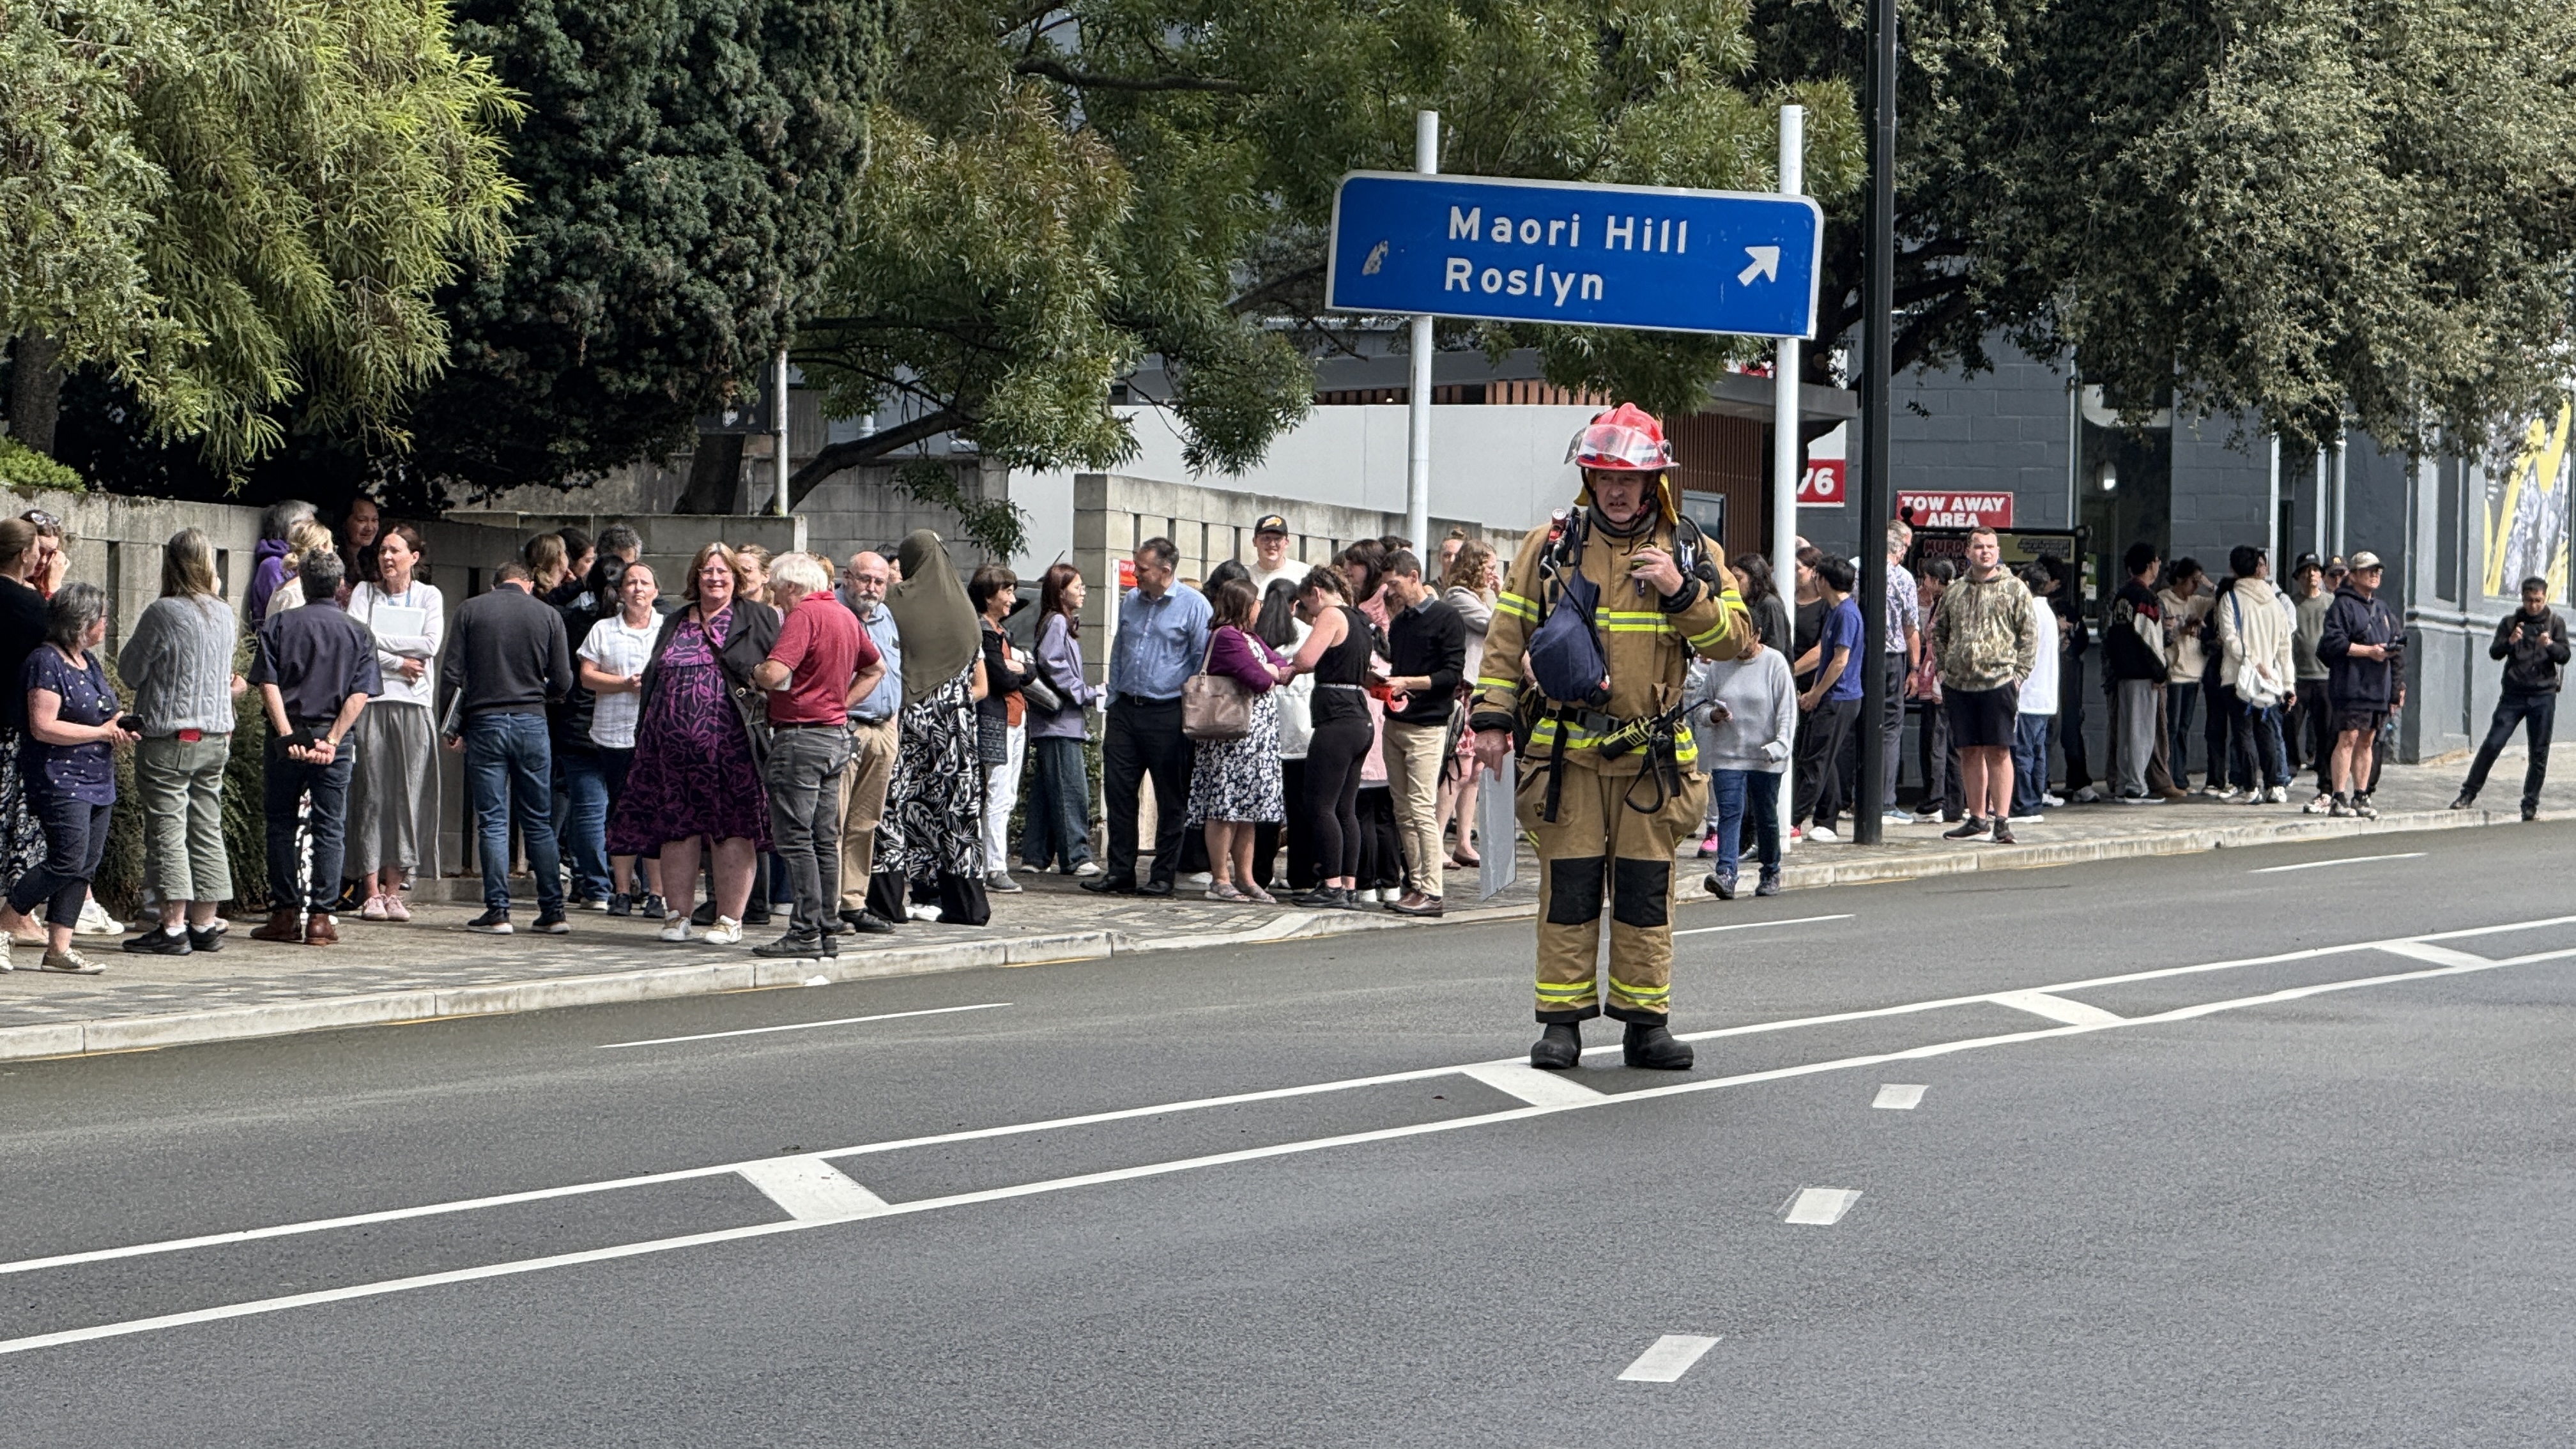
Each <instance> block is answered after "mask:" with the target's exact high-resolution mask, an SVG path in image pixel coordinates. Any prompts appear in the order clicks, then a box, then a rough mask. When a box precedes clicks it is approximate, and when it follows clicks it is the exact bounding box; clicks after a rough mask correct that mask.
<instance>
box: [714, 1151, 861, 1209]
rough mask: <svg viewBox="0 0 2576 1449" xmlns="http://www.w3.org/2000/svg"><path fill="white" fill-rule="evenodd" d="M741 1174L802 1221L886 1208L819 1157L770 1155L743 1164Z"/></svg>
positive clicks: (771, 1199)
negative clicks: (762, 1159) (763, 1158)
mask: <svg viewBox="0 0 2576 1449" xmlns="http://www.w3.org/2000/svg"><path fill="white" fill-rule="evenodd" d="M742 1175H743V1176H744V1177H745V1178H746V1179H748V1180H749V1181H750V1183H751V1185H752V1186H753V1187H756V1188H759V1189H760V1190H761V1191H762V1192H765V1193H767V1194H769V1200H770V1201H771V1202H774V1203H776V1204H778V1205H779V1206H780V1207H782V1208H785V1209H786V1210H787V1215H788V1216H789V1217H792V1218H794V1219H796V1220H797V1221H798V1222H802V1223H838V1222H847V1221H848V1220H849V1219H851V1218H872V1217H875V1216H876V1215H877V1214H879V1213H882V1212H884V1211H885V1210H886V1200H885V1199H884V1198H881V1197H879V1196H877V1195H876V1194H875V1193H872V1192H870V1191H868V1190H867V1189H866V1188H864V1187H861V1186H860V1185H859V1184H857V1183H855V1182H852V1181H851V1180H850V1178H849V1175H848V1174H846V1173H844V1172H842V1171H841V1170H840V1169H839V1168H837V1167H834V1166H833V1165H832V1164H830V1163H828V1162H825V1161H824V1160H823V1159H821V1158H819V1157H772V1158H769V1159H767V1160H766V1161H762V1162H754V1163H750V1164H748V1165H746V1166H744V1167H743V1168H742Z"/></svg>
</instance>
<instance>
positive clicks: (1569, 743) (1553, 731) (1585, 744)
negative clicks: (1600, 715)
mask: <svg viewBox="0 0 2576 1449" xmlns="http://www.w3.org/2000/svg"><path fill="white" fill-rule="evenodd" d="M1564 728H1565V747H1566V748H1567V749H1569V750H1581V749H1589V748H1590V747H1591V746H1592V744H1593V742H1594V741H1596V740H1598V739H1600V738H1601V737H1600V736H1599V735H1596V734H1594V733H1592V732H1591V731H1590V730H1587V729H1585V728H1584V727H1583V726H1581V725H1567V726H1565V727H1564ZM1556 735H1557V722H1556V721H1555V720H1553V719H1543V720H1540V721H1539V722H1538V723H1537V724H1536V725H1534V726H1532V727H1531V729H1530V746H1531V748H1533V749H1537V748H1542V747H1549V746H1553V745H1555V743H1556Z"/></svg>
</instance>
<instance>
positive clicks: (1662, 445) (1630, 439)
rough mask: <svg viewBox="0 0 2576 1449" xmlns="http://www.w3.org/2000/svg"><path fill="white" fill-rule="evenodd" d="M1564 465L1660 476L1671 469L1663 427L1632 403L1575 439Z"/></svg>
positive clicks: (1587, 427)
mask: <svg viewBox="0 0 2576 1449" xmlns="http://www.w3.org/2000/svg"><path fill="white" fill-rule="evenodd" d="M1565 461H1567V462H1569V463H1572V464H1573V465H1575V466H1576V467H1578V468H1600V469H1605V470H1607V471H1610V472H1614V473H1660V472H1662V471H1663V470H1665V469H1666V468H1669V467H1671V466H1672V465H1673V449H1672V445H1671V444H1669V443H1667V442H1665V441H1664V425H1663V424H1661V423H1659V422H1656V421H1655V419H1654V417H1653V416H1652V415H1651V414H1649V413H1648V412H1646V410H1645V409H1643V408H1641V407H1638V406H1637V405H1636V404H1635V403H1621V404H1619V405H1618V406H1617V407H1615V408H1612V409H1611V410H1610V411H1608V412H1606V413H1602V414H1600V415H1599V416H1597V417H1595V418H1594V419H1593V420H1592V421H1591V422H1590V423H1588V424H1586V425H1585V426H1584V429H1583V431H1582V432H1580V433H1577V434H1575V435H1574V441H1573V443H1572V444H1570V445H1569V446H1568V447H1567V448H1566V450H1565Z"/></svg>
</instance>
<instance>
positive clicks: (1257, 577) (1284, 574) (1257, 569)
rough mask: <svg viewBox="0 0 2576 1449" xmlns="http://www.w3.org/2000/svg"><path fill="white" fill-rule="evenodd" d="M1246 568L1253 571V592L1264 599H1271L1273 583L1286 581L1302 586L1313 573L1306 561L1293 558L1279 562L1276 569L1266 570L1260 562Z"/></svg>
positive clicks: (1247, 565) (1250, 564)
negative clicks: (1308, 575) (1279, 580)
mask: <svg viewBox="0 0 2576 1449" xmlns="http://www.w3.org/2000/svg"><path fill="white" fill-rule="evenodd" d="M1244 567H1246V568H1248V569H1250V570H1252V592H1254V593H1255V594H1258V595H1260V596H1261V597H1263V598H1268V597H1269V595H1270V585H1271V584H1272V582H1273V581H1275V580H1278V579H1286V580H1287V581H1288V582H1290V583H1292V584H1302V583H1304V582H1306V575H1307V574H1309V573H1312V572H1313V570H1312V569H1309V568H1307V567H1306V564H1305V561H1304V560H1302V559H1293V558H1283V559H1281V560H1279V567H1277V568H1275V569H1264V568H1263V567H1262V566H1261V565H1260V563H1259V562H1258V561H1255V562H1253V563H1249V564H1246V565H1244Z"/></svg>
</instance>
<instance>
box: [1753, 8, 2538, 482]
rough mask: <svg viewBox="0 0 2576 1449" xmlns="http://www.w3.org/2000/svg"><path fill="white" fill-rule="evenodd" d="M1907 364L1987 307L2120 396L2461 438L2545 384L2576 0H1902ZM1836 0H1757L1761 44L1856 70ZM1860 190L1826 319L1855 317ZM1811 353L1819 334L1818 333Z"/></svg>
mask: <svg viewBox="0 0 2576 1449" xmlns="http://www.w3.org/2000/svg"><path fill="white" fill-rule="evenodd" d="M1900 11H1901V20H1900V27H1899V28H1900V34H1901V36H1902V39H1903V41H1904V50H1903V61H1902V63H1901V66H1900V75H1899V81H1900V98H1899V108H1900V112H1901V115H1900V137H1899V143H1898V148H1897V161H1898V168H1897V231H1898V240H1899V253H1900V254H1899V257H1898V267H1897V306H1898V318H1897V320H1896V323H1895V325H1894V327H1893V329H1892V333H1893V336H1894V339H1895V346H1894V349H1893V356H1894V360H1895V362H1896V364H1897V365H1898V366H1900V367H1902V366H1908V365H1958V366H1963V367H1966V368H1968V369H1970V370H1974V369H1976V368H1978V367H1981V366H1983V365H1984V364H1985V362H1986V357H1985V352H1984V348H1985V344H1986V340H1987V339H1988V338H1989V337H1991V336H1993V335H1996V334H1998V333H2000V334H2002V335H2005V336H2008V337H2010V338H2011V339H2013V340H2014V341H2015V342H2017V343H2018V344H2020V345H2021V346H2023V347H2025V348H2027V349H2029V350H2031V351H2033V352H2035V353H2038V354H2040V355H2043V356H2064V355H2072V356H2073V357H2074V358H2075V360H2076V361H2077V363H2078V365H2079V366H2080V368H2081V370H2082V371H2083V373H2084V375H2085V376H2086V378H2087V379H2088V380H2090V381H2094V382H2098V383H2101V384H2103V385H2104V386H2105V387H2106V389H2107V390H2108V391H2109V393H2110V394H2111V395H2112V396H2114V397H2119V398H2125V399H2129V400H2131V402H2132V403H2133V404H2135V405H2136V406H2137V407H2138V408H2139V409H2141V410H2143V409H2145V408H2148V407H2152V406H2156V405H2160V404H2161V403H2162V401H2163V400H2164V399H2165V398H2167V397H2170V398H2172V399H2173V400H2174V401H2176V402H2177V403H2178V404H2180V405H2182V406H2184V407H2187V408H2192V409H2195V410H2200V411H2205V412H2218V413H2228V412H2239V413H2241V412H2247V411H2250V410H2253V409H2258V408H2259V409H2261V410H2263V411H2264V413H2265V414H2266V416H2267V417H2268V419H2269V420H2270V426H2272V427H2273V428H2275V429H2276V430H2278V431H2279V432H2281V433H2282V434H2283V435H2285V436H2286V437H2288V438H2289V439H2291V440H2292V441H2294V442H2306V441H2310V440H2312V439H2314V438H2315V437H2317V436H2319V435H2331V434H2332V433H2333V432H2334V431H2335V430H2336V429H2337V428H2338V427H2339V425H2340V423H2339V420H2340V419H2342V418H2345V417H2349V418H2351V419H2352V420H2354V421H2355V422H2357V423H2358V424H2359V425H2360V426H2362V427H2364V428H2365V429H2367V430H2368V431H2369V432H2371V433H2372V434H2374V435H2375V436H2377V437H2378V438H2379V439H2381V440H2382V441H2383V442H2385V443H2388V444H2390V445H2392V446H2399V447H2406V448H2410V449H2421V448H2423V447H2425V446H2427V445H2428V443H2429V439H2430V435H2431V431H2432V429H2434V428H2436V427H2439V428H2442V429H2445V430H2447V431H2448V432H2449V434H2450V435H2451V436H2453V437H2454V438H2456V439H2460V440H2463V441H2466V440H2471V439H2474V438H2477V437H2479V436H2481V435H2482V434H2483V433H2484V432H2485V431H2486V430H2487V428H2488V427H2490V426H2491V425H2492V424H2493V422H2494V421H2495V420H2498V419H2501V418H2507V417H2511V416H2513V415H2515V414H2517V413H2527V411H2528V410H2529V409H2530V408H2531V407H2533V406H2534V405H2535V404H2536V403H2537V402H2538V400H2539V399H2540V398H2541V397H2543V396H2544V395H2546V394H2548V393H2550V392H2552V391H2554V390H2555V389H2556V388H2558V387H2559V386H2561V385H2562V379H2563V377H2564V374H2565V361H2564V357H2563V355H2562V351H2561V349H2562V347H2563V338H2564V335H2565V331H2566V327H2567V323H2568V320H2569V319H2568V299H2569V296H2570V283H2571V280H2576V279H2571V275H2570V273H2571V258H2576V189H2571V188H2570V187H2569V186H2568V185H2567V184H2566V178H2567V177H2568V175H2569V174H2571V172H2576V110H2571V108H2570V107H2569V106H2568V105H2567V104H2566V75H2565V69H2566V57H2567V56H2568V55H2569V54H2571V53H2576V12H2571V11H2570V10H2569V8H2568V7H2566V6H2563V5H2517V4H2511V3H2506V0H2407V3H2403V4H2390V3H2384V0H2383V3H2370V4H2363V3H2355V0H2221V3H2217V4H2209V3H2188V4H2186V3H2181V0H2104V3H2096V4H2086V5H2080V6H2076V5H2051V4H2046V3H2043V0H1974V3H1969V4H1965V5H1934V4H1930V3H1919V0H1904V3H1903V4H1901V5H1900ZM1862 12H1863V7H1862V6H1861V5H1860V4H1859V3H1857V0H1837V3H1834V4H1830V5H1814V4H1793V3H1786V0H1765V3H1764V4H1763V5H1762V6H1760V7H1759V9H1758V10H1757V12H1756V23H1755V27H1754V34H1755V37H1756V41H1757V49H1758V53H1759V61H1758V64H1757V71H1758V73H1760V74H1762V75H1764V76H1766V77H1769V78H1771V79H1773V80H1775V81H1783V82H1787V81H1797V80H1808V79H1827V78H1839V79H1842V80H1845V81H1849V82H1855V83H1856V82H1857V79H1858V77H1859V75H1860V65H1861V55H1862V45H1861V39H1860V28H1859V27H1860V19H1861V15H1862ZM1857 220H1858V218H1857V216H1856V215H1851V216H1846V217H1837V218H1836V223H1837V224H1836V225H1835V226H1834V227H1833V228H1832V229H1830V230H1829V233H1828V245H1827V283H1826V289H1825V292H1826V311H1827V317H1828V321H1827V323H1826V324H1825V328H1824V331H1825V333H1826V335H1828V336H1848V335H1850V333H1851V329H1853V328H1854V327H1856V326H1857V325H1858V324H1859V323H1860V322H1861V321H1862V316H1861V308H1860V304H1859V280H1860V261H1861V258H1860V248H1859V241H1860V238H1859V234H1858V231H1857V228H1856V225H1855V224H1856V222H1857ZM1809 366H1810V369H1811V374H1810V375H1811V377H1814V378H1816V379H1817V380H1824V379H1825V376H1826V374H1827V372H1828V370H1829V369H1830V367H1831V357H1830V354H1829V352H1828V350H1827V349H1825V348H1818V349H1816V350H1815V352H1813V353H1811V354H1810V363H1809Z"/></svg>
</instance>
